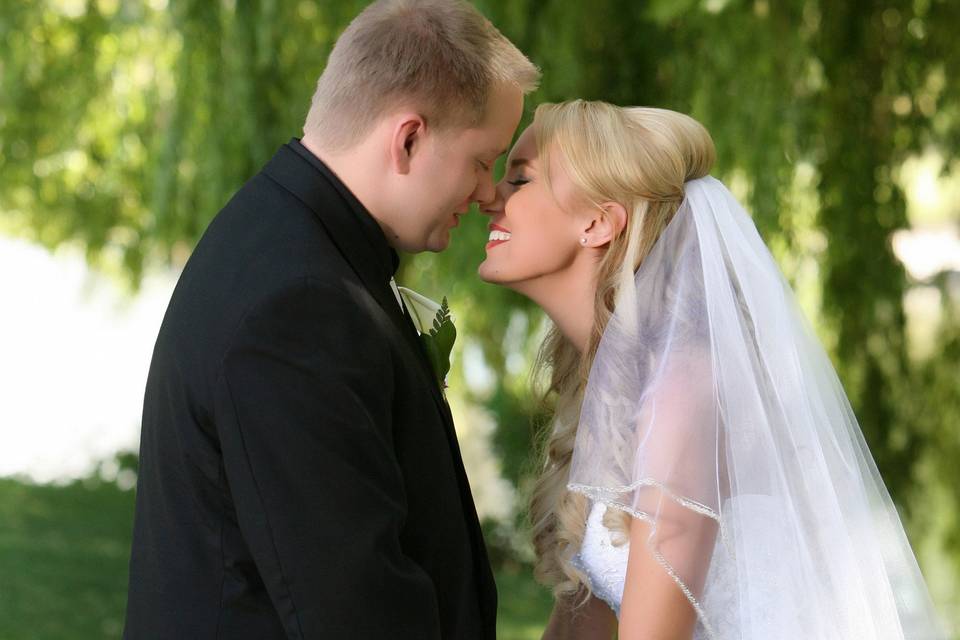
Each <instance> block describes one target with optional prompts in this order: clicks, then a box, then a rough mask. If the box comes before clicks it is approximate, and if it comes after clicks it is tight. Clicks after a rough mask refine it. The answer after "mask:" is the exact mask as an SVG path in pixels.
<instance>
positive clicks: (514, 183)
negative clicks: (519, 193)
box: [507, 177, 530, 188]
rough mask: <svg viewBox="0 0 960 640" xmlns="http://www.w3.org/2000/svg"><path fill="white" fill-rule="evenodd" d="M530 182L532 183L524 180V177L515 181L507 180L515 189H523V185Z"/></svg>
mask: <svg viewBox="0 0 960 640" xmlns="http://www.w3.org/2000/svg"><path fill="white" fill-rule="evenodd" d="M528 182H530V181H529V180H527V179H526V178H524V177H518V178H515V179H513V180H507V184H509V185H511V186H513V187H517V188H519V187H522V186H523V185H525V184H527V183H528Z"/></svg>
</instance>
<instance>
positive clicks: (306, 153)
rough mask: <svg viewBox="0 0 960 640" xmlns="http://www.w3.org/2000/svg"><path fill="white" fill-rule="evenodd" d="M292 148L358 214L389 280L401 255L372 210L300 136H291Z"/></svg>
mask: <svg viewBox="0 0 960 640" xmlns="http://www.w3.org/2000/svg"><path fill="white" fill-rule="evenodd" d="M287 146H289V147H290V148H291V149H293V150H294V151H295V152H296V153H297V154H299V155H300V156H302V157H303V158H304V159H305V160H306V161H307V162H309V163H310V164H311V165H312V166H313V167H314V168H316V170H317V171H319V172H320V173H322V174H323V175H324V176H325V177H326V178H327V179H328V180H329V181H330V182H331V184H333V185H334V187H336V189H337V191H338V192H340V195H341V196H342V197H343V198H344V199H345V200H346V201H347V202H348V203H349V204H350V209H351V210H352V211H353V212H354V213H355V214H356V218H357V221H358V222H359V223H360V226H361V228H362V229H363V235H364V237H365V238H366V239H367V241H368V242H369V243H370V246H372V247H373V250H374V252H375V253H376V254H377V256H378V257H379V258H380V262H381V264H380V267H381V270H382V271H383V273H384V281H386V280H389V279H390V278H392V277H393V276H394V274H395V273H396V272H397V268H398V267H399V266H400V256H399V255H398V254H397V252H396V251H395V250H394V249H393V247H391V246H390V245H389V244H388V243H387V237H386V236H385V235H384V234H383V229H381V228H380V225H379V224H377V221H376V220H375V219H374V218H373V216H372V215H371V214H370V212H369V211H368V210H367V208H366V207H365V206H363V203H362V202H360V200H358V199H357V197H356V196H355V195H353V192H352V191H350V188H349V187H348V186H347V185H345V184H344V183H343V181H342V180H341V179H340V178H339V176H337V174H335V173H334V172H333V170H332V169H330V167H328V166H327V165H326V164H324V162H323V161H322V160H321V159H320V158H318V157H317V156H315V155H313V153H312V152H311V151H310V150H309V149H307V148H306V147H305V146H303V143H302V142H300V140H299V139H298V138H291V139H290V142H289V143H288V144H287Z"/></svg>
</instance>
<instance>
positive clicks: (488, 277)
mask: <svg viewBox="0 0 960 640" xmlns="http://www.w3.org/2000/svg"><path fill="white" fill-rule="evenodd" d="M477 275H478V276H479V277H480V279H481V280H483V281H484V282H486V283H489V284H503V279H502V278H501V277H500V273H499V272H498V271H497V270H496V269H495V268H494V267H493V266H492V265H489V264H487V260H484V261H483V262H481V263H480V266H479V267H477Z"/></svg>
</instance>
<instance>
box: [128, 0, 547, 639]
mask: <svg viewBox="0 0 960 640" xmlns="http://www.w3.org/2000/svg"><path fill="white" fill-rule="evenodd" d="M538 77H539V73H538V71H537V70H536V68H535V67H534V66H533V65H532V64H531V63H530V62H529V60H527V59H526V58H525V57H524V56H523V54H521V53H520V52H519V51H518V50H517V49H516V48H515V47H514V46H513V45H512V44H511V43H510V42H509V41H508V40H506V39H505V38H504V37H503V36H502V35H501V34H500V33H499V32H498V31H497V30H496V29H495V28H494V27H493V26H492V25H491V24H490V23H489V22H487V21H486V20H485V19H484V18H483V17H482V16H481V15H480V14H479V13H478V12H477V11H476V10H475V9H474V8H473V7H471V6H470V5H468V4H466V3H465V2H461V1H459V0H381V1H380V2H376V3H374V4H372V5H370V6H369V7H368V8H367V9H366V10H365V11H363V13H361V14H360V15H359V16H358V17H357V18H356V19H355V20H354V21H353V22H352V23H351V24H350V26H349V27H348V28H347V30H346V31H345V32H344V33H343V35H342V36H341V37H340V38H339V40H338V41H337V43H336V46H335V47H334V49H333V52H332V54H331V55H330V58H329V61H328V63H327V66H326V68H325V70H324V72H323V74H322V75H321V77H320V80H319V82H318V84H317V90H316V94H315V95H314V98H313V102H312V106H311V108H310V112H309V115H308V116H307V122H306V125H305V128H304V137H303V139H302V140H299V141H298V140H296V139H294V140H291V141H290V142H289V143H288V144H286V145H284V146H283V147H281V148H280V150H279V151H278V152H277V154H276V155H275V156H274V157H273V159H272V160H270V162H268V163H267V165H266V166H265V167H264V168H263V170H262V171H261V172H260V173H259V174H257V175H256V176H254V177H253V178H252V179H251V180H250V181H249V182H248V183H247V184H246V185H245V186H244V187H243V188H242V189H241V190H240V191H239V192H238V193H237V194H236V195H235V196H234V197H233V199H231V201H230V202H229V203H228V204H227V205H226V207H224V209H223V210H222V211H221V212H220V213H219V214H218V215H217V216H216V218H215V219H214V220H213V222H212V223H211V224H210V226H209V228H208V229H207V231H206V233H205V234H204V236H203V238H202V239H201V240H200V242H199V244H198V245H197V247H196V250H195V251H194V253H193V255H192V257H191V258H190V260H189V262H188V263H187V265H186V267H185V269H184V271H183V274H182V275H181V277H180V281H179V283H178V284H177V287H176V290H175V291H174V293H173V297H172V299H171V301H170V305H169V307H168V309H167V312H166V316H165V317H164V320H163V325H162V327H161V329H160V333H159V336H158V338H157V343H156V347H155V349H154V353H153V361H152V363H151V367H150V374H149V379H148V382H147V389H146V396H145V399H144V410H143V427H142V428H143V431H142V436H141V450H140V476H139V482H138V491H137V505H136V518H135V523H134V535H133V550H132V555H131V560H130V587H129V599H128V605H127V619H126V628H125V631H124V637H125V638H128V639H131V640H133V639H140V638H151V639H152V638H171V639H177V640H183V639H188V638H211V639H213V638H224V639H230V640H235V639H241V640H242V639H245V638H250V639H254V638H256V639H257V640H265V639H267V640H268V639H271V638H303V639H321V638H322V639H326V638H354V639H356V638H361V639H363V638H410V639H417V640H420V639H439V638H450V639H457V640H463V639H471V638H478V639H491V640H492V639H493V638H494V635H495V625H496V590H495V586H494V583H493V577H492V574H491V571H490V566H489V563H488V560H487V556H486V551H485V549H484V544H483V540H482V538H481V532H480V527H479V523H478V520H477V514H476V511H475V508H474V505H473V501H472V499H471V494H470V487H469V485H468V483H467V478H466V475H465V473H464V469H463V463H462V461H461V458H460V452H459V448H458V445H457V440H456V435H455V432H454V429H453V423H452V421H451V417H450V412H449V410H448V408H447V405H446V403H445V401H444V398H443V395H442V393H441V390H440V388H439V386H438V384H437V382H436V379H435V376H434V374H433V372H432V371H431V369H430V365H429V364H428V361H427V359H426V357H425V355H424V352H423V350H422V348H421V346H420V344H419V342H418V340H417V335H416V330H415V329H414V328H413V326H412V325H411V323H410V319H409V316H408V315H407V314H406V310H405V308H404V307H403V306H402V303H401V302H400V301H399V299H398V297H396V296H395V295H394V292H393V291H392V290H391V286H392V276H393V274H394V272H395V271H396V268H397V260H398V258H397V253H396V250H399V251H406V252H419V251H425V250H427V251H442V250H443V249H444V248H446V246H447V244H448V242H449V236H450V230H451V228H452V227H455V226H456V225H457V223H458V219H459V217H460V216H461V215H463V214H464V213H466V212H467V209H468V207H469V205H470V203H471V202H486V201H488V200H491V199H493V197H494V188H493V184H492V176H491V167H492V165H493V163H494V161H495V159H496V158H497V157H498V156H499V155H500V154H501V153H503V152H504V151H505V150H506V149H507V147H508V145H509V144H510V142H511V139H512V136H513V133H514V130H515V128H516V126H517V124H518V122H519V119H520V115H521V111H522V106H523V95H524V94H525V93H527V92H529V91H530V90H532V89H533V88H534V86H535V84H536V82H537V80H538Z"/></svg>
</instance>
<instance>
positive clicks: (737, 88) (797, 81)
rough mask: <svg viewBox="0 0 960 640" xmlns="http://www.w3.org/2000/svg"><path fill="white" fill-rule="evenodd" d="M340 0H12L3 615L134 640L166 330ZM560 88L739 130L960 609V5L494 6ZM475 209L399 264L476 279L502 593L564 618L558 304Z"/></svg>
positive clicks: (324, 43) (491, 521) (833, 344)
mask: <svg viewBox="0 0 960 640" xmlns="http://www.w3.org/2000/svg"><path fill="white" fill-rule="evenodd" d="M364 4H365V3H364V2H360V1H342V2H318V1H311V0H123V1H121V0H98V1H94V0H56V1H54V0H37V1H34V2H23V1H22V0H0V434H2V440H0V638H31V639H33V638H58V639H60V638H100V637H117V636H118V635H119V633H120V629H121V627H122V616H123V606H124V601H125V595H126V594H125V589H126V562H127V557H128V553H129V537H130V527H131V525H132V520H131V518H132V507H133V496H134V487H135V484H136V456H135V452H136V448H137V441H138V436H139V418H140V409H141V403H142V395H143V388H144V384H145V380H146V372H147V367H148V365H149V361H150V355H151V351H152V349H153V342H154V339H155V337H156V332H157V329H158V328H159V325H160V322H161V320H162V316H163V312H164V309H165V307H166V304H167V301H168V299H169V296H170V293H171V291H172V289H173V286H174V284H175V282H176V278H177V275H178V273H179V270H180V269H181V268H182V265H183V263H184V261H185V260H186V258H187V257H188V256H189V254H190V251H191V248H192V246H193V245H194V243H195V242H196V240H197V238H198V237H199V234H200V233H202V231H203V229H204V228H205V226H206V224H207V222H208V221H209V220H210V218H211V217H212V216H213V215H214V214H215V213H216V212H217V210H218V209H219V208H220V207H221V206H222V205H223V203H224V202H225V201H226V199H227V198H229V196H230V195H231V193H232V192H233V191H235V190H236V189H237V187H239V186H240V185H241V184H242V183H243V181H244V180H245V179H247V178H248V177H250V176H251V175H253V174H254V173H255V172H256V170H257V169H258V168H259V166H261V165H262V164H263V162H265V161H266V160H267V159H268V158H269V157H270V156H271V155H272V153H273V152H274V151H275V150H276V148H277V147H278V146H279V145H280V144H282V143H284V142H286V141H287V140H288V139H289V138H290V137H291V136H295V135H299V126H300V122H301V121H302V118H303V117H304V115H305V113H306V108H307V105H308V102H309V96H310V94H311V92H312V88H313V85H314V83H315V81H316V77H317V76H318V75H319V73H320V71H321V70H322V68H323V64H324V60H325V57H326V54H327V52H328V51H329V48H330V46H331V44H332V42H333V40H334V39H335V38H336V35H337V34H338V33H339V31H340V30H341V29H342V28H343V27H344V26H345V25H346V24H347V22H348V21H349V20H350V18H351V17H352V16H353V15H355V14H356V13H357V12H358V11H359V10H360V8H362V6H363V5H364ZM476 4H477V6H478V7H479V8H480V9H481V10H482V11H483V12H484V13H485V14H486V15H488V16H489V17H490V18H491V19H492V20H493V21H494V23H495V24H497V25H498V26H499V27H500V28H501V30H502V31H503V32H504V33H505V34H506V35H507V36H508V37H510V38H511V39H512V40H514V42H516V43H517V44H518V46H520V47H521V48H522V49H523V50H524V51H525V52H527V53H528V54H529V55H530V57H531V58H532V59H533V60H534V61H535V62H536V63H537V64H538V65H540V66H541V67H542V68H543V71H544V82H543V86H542V88H541V89H540V90H539V91H538V92H537V94H535V95H534V96H533V97H532V99H531V100H529V101H528V105H527V114H526V116H525V118H524V123H526V122H528V121H529V116H530V112H531V111H532V107H533V106H534V105H535V104H536V103H538V102H541V101H554V100H560V99H564V98H567V97H587V98H600V99H606V100H610V101H612V102H616V103H619V104H645V105H655V106H664V107H669V108H674V109H677V110H681V111H684V112H688V113H691V114H692V115H694V116H695V117H697V118H698V119H700V120H701V121H702V122H703V123H704V124H705V125H706V126H707V127H708V128H709V129H710V131H711V132H712V134H713V135H714V138H715V141H716V144H717V146H718V150H719V160H718V164H717V167H716V171H715V172H714V173H715V175H717V176H718V177H720V178H722V179H724V180H725V181H726V182H727V183H728V184H729V185H730V187H731V189H733V191H734V192H735V193H736V194H737V195H738V196H739V197H740V198H741V199H742V200H743V201H744V202H745V203H746V204H747V206H748V209H750V210H751V211H752V212H753V213H754V217H755V220H756V221H757V225H758V227H759V228H760V230H761V232H762V234H763V236H764V238H765V239H766V241H767V242H768V244H769V246H770V247H771V249H772V251H773V252H774V255H775V257H776V258H777V260H778V261H779V263H780V265H781V267H782V268H783V270H784V273H785V274H786V275H787V277H788V278H789V279H790V281H791V282H792V284H793V285H794V287H795V290H796V292H797V295H798V298H799V299H800V302H801V304H802V306H803V308H804V310H805V311H806V312H807V314H808V316H809V317H810V319H811V320H812V322H813V324H814V326H815V328H816V330H817V332H818V334H819V335H820V337H821V339H822V340H823V341H824V344H825V346H826V347H827V349H828V351H829V352H830V355H831V357H832V358H833V361H834V363H835V364H836V365H837V368H838V371H839V373H840V375H841V378H842V379H843V381H844V384H845V386H846V388H847V390H848V393H849V395H850V398H851V401H852V403H853V405H854V408H855V410H856V412H857V415H858V417H859V419H860V422H861V425H862V427H863V430H864V433H865V435H866V437H867V440H868V442H869V444H870V446H871V450H872V451H873V453H874V456H875V458H876V459H877V463H878V466H879V468H880V471H881V474H882V475H883V477H884V479H885V481H886V482H887V485H888V487H889V488H890V491H891V493H892V495H893V497H894V499H895V501H896V502H897V505H898V508H899V509H900V511H901V514H902V517H903V519H904V522H905V524H906V526H907V530H908V534H909V535H910V539H911V541H912V543H913V546H914V549H915V550H916V552H917V555H918V558H919V559H920V562H921V566H922V568H923V570H924V574H925V575H926V577H927V579H928V583H929V584H930V587H931V590H932V592H933V595H934V598H935V601H936V603H937V605H938V607H939V609H940V611H941V613H942V614H943V616H944V617H945V618H946V619H947V621H948V622H949V623H950V624H951V625H953V628H954V629H957V628H960V490H958V487H960V465H958V464H957V460H960V160H958V159H957V150H958V140H960V93H958V92H960V88H958V86H957V83H956V82H951V79H950V70H951V69H954V70H955V69H957V68H960V48H958V45H957V44H956V42H955V41H956V37H955V33H956V26H957V25H960V3H956V2H948V1H947V0H939V1H938V0H909V1H907V0H902V1H889V2H843V3H840V2H829V1H828V0H821V1H820V2H815V1H812V0H810V1H808V0H783V1H782V2H766V1H752V2H735V1H733V0H729V1H724V0H706V1H699V0H669V1H667V0H660V1H650V2H646V3H644V2H637V1H636V0H596V1H595V2H590V3H585V2H580V1H579V0H538V1H537V2H534V1H533V0H486V1H483V2H477V3H476ZM485 238H486V231H485V226H484V222H483V221H482V220H481V219H480V216H473V217H472V218H471V217H468V218H467V219H465V220H464V224H463V225H462V227H461V228H460V229H458V230H457V231H456V232H455V235H454V239H453V245H452V247H451V249H450V250H449V251H448V252H446V253H444V254H442V255H439V256H435V255H421V256H416V257H414V258H409V259H406V260H405V261H404V263H403V266H402V268H401V272H400V275H399V278H398V279H399V280H400V281H401V283H402V284H405V285H408V286H411V287H413V288H415V289H417V290H419V291H422V292H423V293H425V294H427V295H430V296H432V297H436V298H439V297H441V296H443V295H446V296H448V297H449V298H450V301H451V306H452V308H453V311H454V313H455V315H456V316H457V318H458V327H459V329H460V339H459V340H458V344H457V348H456V351H455V358H456V360H455V363H454V369H453V372H452V377H451V387H450V390H449V394H450V398H451V404H452V406H453V409H454V414H455V417H456V422H457V429H458V433H459V435H460V438H461V443H462V448H463V451H464V457H465V461H466V464H467V467H468V472H469V475H470V478H471V483H472V485H473V488H474V493H475V496H476V500H477V505H478V509H479V510H480V512H481V516H482V518H483V520H484V528H485V531H486V533H487V537H488V543H489V545H490V548H491V557H492V560H493V562H494V565H495V569H496V573H497V579H498V585H499V590H500V601H501V608H500V624H499V626H500V633H499V636H500V637H501V638H505V639H507V640H511V639H526V638H539V636H540V633H541V631H542V627H543V623H544V622H545V619H546V616H547V615H548V613H549V608H550V596H549V593H548V592H547V591H545V590H544V589H543V588H542V587H539V586H538V585H536V584H535V583H534V582H533V580H532V578H531V573H530V572H531V568H530V562H531V552H530V546H529V541H528V539H527V534H526V529H525V526H526V525H525V520H524V509H525V500H526V495H527V492H528V491H529V487H530V481H531V478H532V477H533V474H534V471H535V462H534V458H533V456H532V452H533V447H532V443H533V442H534V441H535V439H536V435H537V433H538V430H539V429H540V428H541V427H542V425H543V423H544V413H543V409H542V406H541V404H540V403H539V401H538V399H537V398H535V397H533V396H532V394H531V391H530V384H529V382H530V381H529V370H530V366H531V363H532V361H533V358H534V356H535V353H536V347H537V344H538V342H539V339H540V337H542V335H543V332H544V329H545V321H544V318H543V316H542V314H540V313H539V312H538V311H537V310H536V309H534V308H533V307H532V306H531V305H530V304H529V303H528V302H526V301H524V300H523V299H521V298H519V297H518V296H515V295H514V294H512V293H510V292H506V291H503V290H500V289H495V288H493V287H490V286H487V285H484V284H482V283H480V282H479V281H478V280H477V279H476V277H475V274H474V272H475V268H476V265H477V264H478V263H479V262H480V260H481V259H482V256H483V244H484V241H485Z"/></svg>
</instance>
